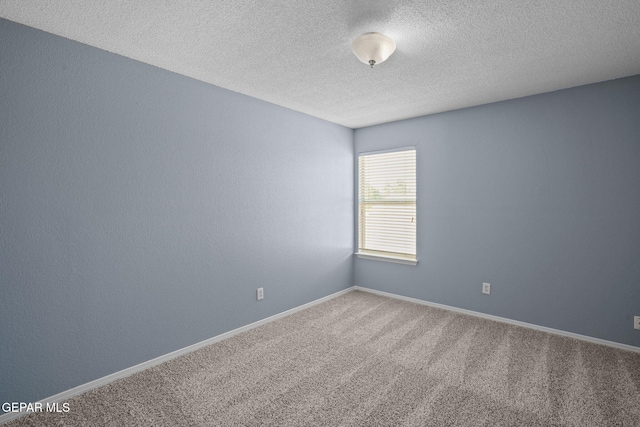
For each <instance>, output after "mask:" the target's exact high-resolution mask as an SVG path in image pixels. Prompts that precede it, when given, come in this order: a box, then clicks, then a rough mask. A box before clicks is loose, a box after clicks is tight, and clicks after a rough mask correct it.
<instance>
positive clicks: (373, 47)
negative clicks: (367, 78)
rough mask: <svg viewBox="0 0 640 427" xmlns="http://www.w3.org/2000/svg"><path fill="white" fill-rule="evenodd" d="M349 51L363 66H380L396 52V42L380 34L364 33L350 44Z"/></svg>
mask: <svg viewBox="0 0 640 427" xmlns="http://www.w3.org/2000/svg"><path fill="white" fill-rule="evenodd" d="M351 50H352V51H353V53H354V55H355V56H357V57H358V59H359V60H360V61H362V62H364V63H365V64H369V65H371V68H373V66H374V65H375V64H380V63H382V62H384V61H386V60H387V58H389V57H390V56H391V54H392V53H393V52H394V51H395V50H396V42H394V41H393V39H391V38H390V37H387V36H385V35H384V34H380V33H364V34H363V35H361V36H360V37H358V38H357V39H355V40H354V41H353V43H351Z"/></svg>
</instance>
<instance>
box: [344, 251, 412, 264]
mask: <svg viewBox="0 0 640 427" xmlns="http://www.w3.org/2000/svg"><path fill="white" fill-rule="evenodd" d="M355 255H356V256H357V257H358V258H361V259H370V260H373V261H384V262H393V263H396V264H405V265H418V260H417V259H406V258H394V257H388V256H380V255H371V254H365V253H362V252H356V253H355Z"/></svg>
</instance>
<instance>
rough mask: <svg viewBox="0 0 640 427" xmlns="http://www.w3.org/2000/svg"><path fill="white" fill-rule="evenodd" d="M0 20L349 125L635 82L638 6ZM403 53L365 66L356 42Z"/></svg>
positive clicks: (8, 11) (488, 5)
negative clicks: (368, 35) (390, 45)
mask: <svg viewBox="0 0 640 427" xmlns="http://www.w3.org/2000/svg"><path fill="white" fill-rule="evenodd" d="M0 17H3V18H6V19H9V20H12V21H16V22H19V23H22V24H26V25H29V26H31V27H35V28H38V29H41V30H44V31H47V32H50V33H53V34H57V35H60V36H63V37H67V38H69V39H72V40H77V41H79V42H82V43H85V44H88V45H91V46H95V47H98V48H101V49H104V50H107V51H110V52H114V53H117V54H120V55H123V56H126V57H129V58H133V59H136V60H139V61H142V62H146V63H149V64H152V65H155V66H157V67H160V68H164V69H167V70H171V71H174V72H176V73H180V74H183V75H186V76H189V77H193V78H195V79H198V80H202V81H205V82H208V83H211V84H214V85H217V86H220V87H223V88H226V89H230V90H233V91H236V92H240V93H243V94H246V95H249V96H252V97H255V98H258V99H262V100H265V101H269V102H271V103H274V104H277V105H282V106H284V107H288V108H290V109H293V110H297V111H301V112H304V113H307V114H309V115H312V116H316V117H320V118H322V119H326V120H329V121H331V122H335V123H339V124H342V125H344V126H348V127H351V128H359V127H363V126H369V125H373V124H379V123H385V122H389V121H394V120H399V119H405V118H410V117H416V116H422V115H426V114H433V113H437V112H442V111H448V110H453V109H457V108H463V107H469V106H473V105H479V104H486V103H489V102H495V101H500V100H505V99H511V98H518V97H522V96H526V95H532V94H536V93H542V92H548V91H552V90H557V89H563V88H567V87H572V86H579V85H583V84H588V83H594V82H599V81H603V80H610V79H614V78H619V77H625V76H630V75H635V74H640V1H639V0H483V1H479V0H475V1H474V0H432V1H424V0H420V1H391V0H389V1H378V0H322V1H317V2H316V1H313V2H312V1H294V0H290V1H278V0H236V1H211V0H183V1H158V0H128V1H125V0H111V1H106V0H103V1H97V0H91V1H87V0H60V1H42V0H0ZM369 31H378V32H381V33H384V34H386V35H388V36H391V37H392V38H393V39H395V41H396V42H397V46H398V47H397V50H396V52H395V54H394V55H393V56H391V58H389V60H387V61H386V62H385V63H383V64H380V65H378V66H376V67H375V68H374V69H369V67H368V66H367V65H365V64H362V63H361V62H360V61H358V59H357V58H356V57H355V56H354V55H353V54H352V53H351V47H350V46H351V42H352V40H353V39H354V38H356V37H357V36H359V35H360V34H362V33H365V32H369Z"/></svg>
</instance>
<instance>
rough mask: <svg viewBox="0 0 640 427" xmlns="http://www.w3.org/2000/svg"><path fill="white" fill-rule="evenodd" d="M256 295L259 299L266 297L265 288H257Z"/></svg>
mask: <svg viewBox="0 0 640 427" xmlns="http://www.w3.org/2000/svg"><path fill="white" fill-rule="evenodd" d="M256 297H257V298H258V301H259V300H261V299H263V298H264V288H258V289H256Z"/></svg>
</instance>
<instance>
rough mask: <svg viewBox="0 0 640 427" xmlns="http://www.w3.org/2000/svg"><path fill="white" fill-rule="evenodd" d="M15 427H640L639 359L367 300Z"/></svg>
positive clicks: (161, 368)
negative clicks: (64, 426) (104, 426)
mask: <svg viewBox="0 0 640 427" xmlns="http://www.w3.org/2000/svg"><path fill="white" fill-rule="evenodd" d="M68 403H69V406H70V412H68V413H66V414H51V413H36V414H30V415H28V416H25V417H23V418H20V419H18V420H15V421H14V422H12V423H9V424H8V425H9V426H12V427H15V426H27V425H29V426H36V425H37V426H54V425H56V426H57V425H71V426H103V425H108V426H127V425H140V426H150V425H155V426H263V425H274V426H492V427H496V426H580V427H588V426H598V427H603V426H640V353H633V352H627V351H623V350H617V349H614V348H610V347H605V346H600V345H596V344H591V343H586V342H582V341H577V340H573V339H570V338H565V337H560V336H556V335H550V334H546V333H543V332H538V331H533V330H529V329H525V328H520V327H516V326H511V325H507V324H502V323H496V322H492V321H489V320H483V319H478V318H475V317H470V316H465V315H461V314H457V313H453V312H449V311H445V310H440V309H435V308H431V307H426V306H422V305H417V304H413V303H409V302H405V301H399V300H395V299H389V298H385V297H380V296H377V295H373V294H370V293H365V292H359V291H355V292H350V293H348V294H345V295H342V296H340V297H338V298H335V299H332V300H330V301H328V302H325V303H322V304H319V305H317V306H314V307H311V308H309V309H307V310H304V311H301V312H298V313H296V314H293V315H291V316H288V317H285V318H282V319H280V320H277V321H275V322H272V323H269V324H267V325H264V326H261V327H258V328H256V329H253V330H251V331H249V332H246V333H243V334H240V335H236V336H234V337H232V338H230V339H227V340H225V341H221V342H219V343H216V344H214V345H211V346H209V347H206V348H203V349H200V350H198V351H195V352H193V353H190V354H188V355H185V356H182V357H179V358H177V359H173V360H171V361H169V362H166V363H164V364H161V365H158V366H156V367H153V368H151V369H148V370H146V371H143V372H140V373H137V374H134V375H132V376H130V377H127V378H124V379H121V380H118V381H116V382H114V383H111V384H109V385H107V386H104V387H101V388H98V389H94V390H92V391H90V392H87V393H85V394H83V395H80V396H77V397H76V398H73V399H70V400H69V401H68Z"/></svg>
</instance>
